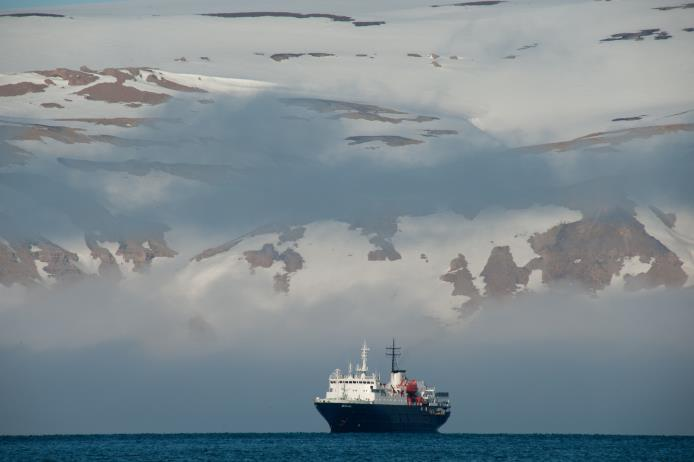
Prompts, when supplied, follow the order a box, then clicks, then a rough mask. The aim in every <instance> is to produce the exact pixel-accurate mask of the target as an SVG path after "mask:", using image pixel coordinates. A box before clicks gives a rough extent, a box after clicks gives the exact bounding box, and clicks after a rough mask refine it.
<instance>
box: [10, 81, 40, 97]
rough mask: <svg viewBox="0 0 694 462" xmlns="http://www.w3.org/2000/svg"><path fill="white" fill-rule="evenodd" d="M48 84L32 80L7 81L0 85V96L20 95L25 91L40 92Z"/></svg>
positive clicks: (24, 93) (25, 92)
mask: <svg viewBox="0 0 694 462" xmlns="http://www.w3.org/2000/svg"><path fill="white" fill-rule="evenodd" d="M47 86H48V85H42V84H40V83H32V82H19V83H8V84H7V85H0V96H21V95H26V94H27V93H41V92H43V91H44V90H45V89H46V87H47Z"/></svg>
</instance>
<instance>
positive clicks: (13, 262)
mask: <svg viewBox="0 0 694 462" xmlns="http://www.w3.org/2000/svg"><path fill="white" fill-rule="evenodd" d="M78 260H79V259H78V257H77V255H76V254H74V253H72V252H69V251H67V250H65V249H63V248H62V247H60V246H58V245H56V244H54V243H53V242H51V241H49V240H47V239H44V238H42V237H36V238H32V239H24V238H9V239H0V284H3V285H5V286H10V285H12V284H20V285H23V286H25V287H33V286H36V285H38V284H39V283H41V282H48V281H44V280H43V278H42V277H41V273H42V272H43V273H45V275H46V277H48V278H51V279H53V280H55V281H57V282H61V283H68V282H75V281H78V280H80V279H82V278H83V277H84V273H83V272H82V271H81V270H80V269H79V268H78V267H77V266H76V264H75V263H77V261H78ZM39 268H40V269H41V272H39Z"/></svg>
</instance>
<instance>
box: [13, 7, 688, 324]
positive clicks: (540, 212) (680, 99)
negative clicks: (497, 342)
mask: <svg viewBox="0 0 694 462" xmlns="http://www.w3.org/2000/svg"><path fill="white" fill-rule="evenodd" d="M560 3H561V4H559V3H557V2H551V1H543V0H536V1H531V0H514V1H511V0H509V1H505V2H462V3H451V4H445V5H444V4H436V5H434V4H425V3H422V2H416V1H406V2H403V1H398V2H394V1H393V2H390V1H387V2H380V3H378V4H376V3H375V2H365V1H363V2H362V1H359V2H348V3H339V4H335V5H326V3H325V2H316V1H300V2H293V3H292V5H291V8H290V7H289V6H288V5H286V4H284V3H282V2H272V1H263V2H235V3H234V4H233V6H232V5H230V4H229V2H221V1H205V2H195V4H194V6H191V4H190V3H189V2H170V1H166V2H163V1H162V2H147V4H146V5H143V4H140V3H138V2H127V1H126V2H118V3H115V4H104V5H93V6H79V7H72V8H64V9H60V10H41V11H39V12H35V11H31V12H28V11H9V12H6V14H5V15H3V16H2V17H0V40H1V41H2V43H4V44H12V46H5V47H3V51H2V57H3V59H2V60H0V72H2V75H0V115H1V117H0V284H1V285H2V287H0V293H1V291H3V290H5V291H9V290H10V289H11V288H13V287H16V286H23V287H28V288H40V287H48V286H53V285H70V284H75V283H77V284H89V283H90V281H96V280H100V279H108V280H111V281H113V283H114V284H121V285H124V286H127V284H128V283H129V282H128V281H130V280H132V279H138V280H139V279H144V280H146V278H157V279H156V280H157V281H160V280H161V279H160V278H162V277H163V278H164V281H165V282H164V283H163V284H164V285H166V286H167V287H170V288H171V287H172V288H174V289H171V290H173V291H174V292H175V293H180V295H181V299H180V300H181V302H182V303H183V302H185V303H188V304H190V305H194V306H201V305H205V304H207V303H212V300H213V299H216V297H218V296H221V297H224V294H233V296H234V297H235V300H237V303H242V304H244V305H245V306H251V307H256V308H257V309H270V310H274V309H281V308H282V307H283V306H285V305H289V304H292V305H293V304H305V305H312V304H317V303H320V302H322V301H325V300H330V299H332V298H338V297H341V296H347V295H346V294H348V293H352V291H353V289H361V290H363V291H364V292H365V293H371V292H373V294H374V295H373V298H372V299H369V298H368V297H367V298H366V299H365V300H363V301H364V302H365V303H390V304H392V305H397V304H399V303H408V304H411V303H416V304H418V305H419V306H420V307H421V311H422V313H424V314H425V315H427V316H431V317H434V318H436V319H440V320H444V321H446V322H452V321H454V320H456V319H458V318H460V317H461V316H464V315H465V313H469V312H474V311H476V310H477V309H479V308H480V307H483V306H484V304H485V301H486V300H489V299H492V298H494V299H512V298H513V297H515V296H518V295H520V294H523V293H527V292H542V291H545V290H548V289H550V288H551V287H553V286H556V285H569V286H573V287H576V288H578V289H579V290H581V291H586V292H588V293H594V294H597V295H598V296H600V295H601V294H603V293H606V292H615V291H617V292H621V291H637V290H654V289H658V290H660V289H662V288H682V287H692V285H694V206H693V204H694V202H693V200H692V199H694V190H692V186H691V185H692V182H691V176H692V173H694V170H693V169H692V167H693V166H694V163H693V162H692V158H691V153H692V146H694V143H693V142H694V93H692V92H691V90H690V88H691V84H690V82H689V80H690V78H691V75H692V72H693V71H694V61H692V60H691V49H692V45H693V44H694V33H693V32H692V30H691V29H692V27H691V26H694V9H691V8H689V7H688V5H686V4H685V5H679V4H677V2H673V3H672V4H669V3H668V4H667V5H665V4H664V3H663V2H660V1H653V0H633V1H628V2H627V1H621V2H620V1H612V2H610V1H604V2H603V1H587V0H586V1H578V0H576V1H567V2H560ZM328 6H331V7H330V8H328ZM26 13H32V14H26ZM157 275H158V276H157Z"/></svg>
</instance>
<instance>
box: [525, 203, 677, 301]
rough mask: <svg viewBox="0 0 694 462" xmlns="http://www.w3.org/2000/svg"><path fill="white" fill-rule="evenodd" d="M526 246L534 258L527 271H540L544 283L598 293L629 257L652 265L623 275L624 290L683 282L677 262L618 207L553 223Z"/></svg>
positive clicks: (666, 249)
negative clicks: (578, 287)
mask: <svg viewBox="0 0 694 462" xmlns="http://www.w3.org/2000/svg"><path fill="white" fill-rule="evenodd" d="M529 243H530V245H531V247H532V248H533V250H534V251H535V252H536V253H537V254H538V255H540V257H539V258H537V259H535V260H533V261H532V262H531V263H530V264H529V265H528V268H529V269H531V270H532V269H540V270H541V271H542V281H543V282H544V283H547V284H551V283H554V282H560V281H561V282H565V283H569V284H578V285H580V286H581V287H583V288H586V289H588V290H590V291H598V290H602V289H604V288H606V287H607V286H608V285H609V284H610V282H611V281H612V278H613V277H614V276H616V275H618V274H619V273H620V271H621V269H622V266H623V264H624V261H625V259H626V258H633V257H637V258H639V259H640V260H641V261H642V262H644V263H646V262H652V264H651V267H650V269H649V270H648V271H647V272H646V273H641V274H638V275H635V276H634V277H631V276H629V277H627V276H625V283H626V288H627V289H638V288H642V287H656V286H660V285H664V286H666V287H681V286H682V285H684V283H685V282H686V280H687V274H686V273H685V272H684V270H683V269H682V261H680V259H679V258H678V257H677V256H676V255H675V254H674V253H672V252H671V251H670V250H669V249H668V248H666V247H665V246H664V245H663V244H662V243H661V242H660V241H658V240H657V239H655V238H654V237H653V236H651V235H649V234H648V233H646V230H645V228H644V226H643V225H642V224H641V223H639V222H638V221H637V220H636V219H635V218H634V217H633V215H631V213H629V212H627V211H625V210H623V209H617V210H612V211H611V212H610V213H607V214H604V215H598V216H594V217H592V218H584V219H582V220H579V221H576V222H573V223H562V224H559V225H557V226H554V227H553V228H551V229H549V230H548V231H546V232H544V233H539V234H535V235H534V236H532V237H531V238H530V239H529Z"/></svg>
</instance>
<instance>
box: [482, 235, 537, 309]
mask: <svg viewBox="0 0 694 462" xmlns="http://www.w3.org/2000/svg"><path fill="white" fill-rule="evenodd" d="M480 276H482V278H483V279H484V282H485V285H486V289H485V295H487V296H492V297H506V296H509V295H513V294H514V293H516V291H518V289H519V286H527V285H528V279H529V277H530V270H529V269H528V268H521V267H519V266H517V265H516V263H515V262H514V261H513V255H511V249H510V247H509V246H503V247H494V248H493V249H492V252H491V254H490V255H489V259H488V260H487V264H486V265H485V266H484V269H483V270H482V273H480Z"/></svg>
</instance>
